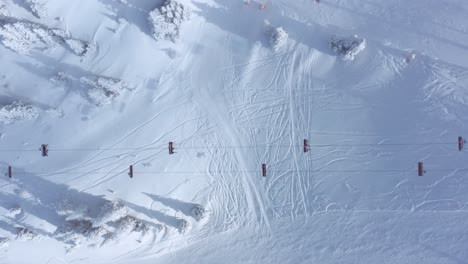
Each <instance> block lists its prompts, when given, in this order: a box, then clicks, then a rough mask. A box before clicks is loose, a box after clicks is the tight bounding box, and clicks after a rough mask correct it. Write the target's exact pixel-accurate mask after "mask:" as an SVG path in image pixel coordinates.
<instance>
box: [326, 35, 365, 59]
mask: <svg viewBox="0 0 468 264" xmlns="http://www.w3.org/2000/svg"><path fill="white" fill-rule="evenodd" d="M330 46H331V48H332V49H333V51H335V52H336V53H337V54H338V55H339V56H340V57H341V58H342V59H344V60H354V56H356V55H357V54H358V53H359V52H361V51H362V50H364V48H365V47H366V40H365V39H361V38H358V37H357V36H356V35H354V36H351V37H349V38H340V37H336V36H334V37H332V38H331V41H330Z"/></svg>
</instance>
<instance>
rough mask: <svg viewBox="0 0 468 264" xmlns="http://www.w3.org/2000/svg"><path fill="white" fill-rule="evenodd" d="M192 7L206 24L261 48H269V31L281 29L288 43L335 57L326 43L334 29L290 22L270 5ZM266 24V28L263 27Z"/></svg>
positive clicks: (223, 4) (236, 3)
mask: <svg viewBox="0 0 468 264" xmlns="http://www.w3.org/2000/svg"><path fill="white" fill-rule="evenodd" d="M216 2H219V0H216ZM194 5H195V6H196V7H198V9H199V10H200V11H195V13H197V14H199V15H200V16H202V17H204V18H205V19H206V20H207V21H208V22H210V23H213V24H214V25H216V26H218V27H220V28H221V29H223V30H224V31H227V32H231V33H232V34H235V35H237V36H240V37H242V38H245V39H247V40H249V41H251V42H253V43H255V42H260V43H261V45H262V46H263V47H265V48H270V47H271V45H270V37H271V35H272V30H273V28H276V27H283V29H284V30H285V31H286V33H287V34H288V35H289V37H290V38H291V39H294V40H295V41H297V42H299V43H302V44H304V45H306V46H308V47H310V48H313V49H316V50H318V51H320V52H322V53H325V54H328V55H332V56H335V54H334V53H333V52H332V50H331V48H330V46H329V41H328V40H329V39H330V37H331V36H332V35H330V33H328V32H330V31H332V32H334V31H337V30H338V29H337V28H324V27H323V26H321V25H318V24H315V23H313V22H310V21H307V24H306V23H305V22H301V21H298V20H295V19H291V18H289V17H287V16H284V15H283V14H282V13H281V12H282V11H281V10H280V9H279V8H278V7H276V6H274V5H271V6H268V7H267V8H266V9H264V10H260V9H259V7H258V6H256V5H254V4H251V5H245V4H243V3H242V2H241V1H229V2H226V3H225V2H223V3H219V5H220V6H224V7H225V8H216V7H212V6H210V5H207V4H204V3H199V2H194ZM266 20H267V21H268V24H269V25H267V24H266V22H265V21H266ZM260 25H264V26H260Z"/></svg>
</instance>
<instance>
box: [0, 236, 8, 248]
mask: <svg viewBox="0 0 468 264" xmlns="http://www.w3.org/2000/svg"><path fill="white" fill-rule="evenodd" d="M8 245H10V239H8V238H6V237H0V248H4V247H8Z"/></svg>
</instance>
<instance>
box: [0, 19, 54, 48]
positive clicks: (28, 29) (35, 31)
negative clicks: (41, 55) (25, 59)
mask: <svg viewBox="0 0 468 264" xmlns="http://www.w3.org/2000/svg"><path fill="white" fill-rule="evenodd" d="M0 40H1V42H2V44H3V45H4V46H5V47H7V48H9V49H11V50H13V51H15V52H18V53H19V54H28V53H29V52H30V51H31V50H33V49H37V50H42V51H43V50H47V49H49V48H51V47H53V46H55V39H54V36H53V35H52V34H50V32H49V31H48V30H46V29H44V28H42V27H40V26H38V25H36V24H33V23H28V22H15V23H8V24H4V25H2V26H1V27H0Z"/></svg>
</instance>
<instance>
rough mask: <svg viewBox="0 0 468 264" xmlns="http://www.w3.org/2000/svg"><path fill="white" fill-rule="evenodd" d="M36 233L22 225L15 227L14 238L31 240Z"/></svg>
mask: <svg viewBox="0 0 468 264" xmlns="http://www.w3.org/2000/svg"><path fill="white" fill-rule="evenodd" d="M36 236H37V235H36V234H35V233H34V232H33V231H31V230H29V229H27V228H24V227H17V228H16V239H19V240H31V239H34V238H35V237H36Z"/></svg>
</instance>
